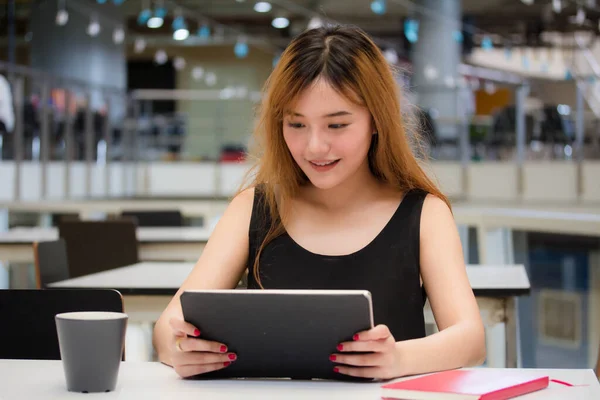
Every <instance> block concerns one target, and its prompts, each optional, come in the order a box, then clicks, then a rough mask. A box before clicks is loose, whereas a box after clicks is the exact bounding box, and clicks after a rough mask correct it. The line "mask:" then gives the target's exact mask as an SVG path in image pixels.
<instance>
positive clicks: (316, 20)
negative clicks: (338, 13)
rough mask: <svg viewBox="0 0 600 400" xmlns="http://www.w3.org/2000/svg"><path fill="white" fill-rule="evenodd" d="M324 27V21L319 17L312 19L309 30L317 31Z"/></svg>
mask: <svg viewBox="0 0 600 400" xmlns="http://www.w3.org/2000/svg"><path fill="white" fill-rule="evenodd" d="M322 26H323V20H321V18H319V17H312V18H311V19H310V21H308V27H307V28H308V29H317V28H320V27H322Z"/></svg>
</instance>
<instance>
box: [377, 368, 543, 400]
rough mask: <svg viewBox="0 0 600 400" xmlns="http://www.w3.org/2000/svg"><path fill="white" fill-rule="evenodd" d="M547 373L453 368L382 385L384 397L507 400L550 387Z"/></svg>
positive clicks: (421, 399)
mask: <svg viewBox="0 0 600 400" xmlns="http://www.w3.org/2000/svg"><path fill="white" fill-rule="evenodd" d="M548 382H549V379H548V376H547V375H543V374H535V373H527V372H523V371H522V370H520V371H518V370H510V369H504V370H486V369H474V370H450V371H444V372H438V373H434V374H431V375H426V376H422V377H418V378H412V379H407V380H404V381H401V382H393V383H389V384H386V385H383V386H382V397H383V398H388V399H414V400H429V399H440V400H444V399H447V400H463V399H464V400H505V399H512V398H513V397H517V396H521V395H523V394H526V393H531V392H534V391H537V390H541V389H544V388H546V387H548Z"/></svg>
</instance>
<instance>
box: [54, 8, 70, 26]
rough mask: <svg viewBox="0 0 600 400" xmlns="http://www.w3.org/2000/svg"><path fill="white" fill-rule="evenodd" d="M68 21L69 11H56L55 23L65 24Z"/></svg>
mask: <svg viewBox="0 0 600 400" xmlns="http://www.w3.org/2000/svg"><path fill="white" fill-rule="evenodd" d="M67 22H69V13H68V12H67V10H65V9H64V8H63V9H60V10H58V11H57V12H56V25H58V26H65V25H66V24H67Z"/></svg>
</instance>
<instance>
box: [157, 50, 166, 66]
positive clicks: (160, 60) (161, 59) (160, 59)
mask: <svg viewBox="0 0 600 400" xmlns="http://www.w3.org/2000/svg"><path fill="white" fill-rule="evenodd" d="M167 60H168V56H167V53H166V52H165V51H164V50H158V51H157V52H156V54H154V61H155V62H156V63H157V64H160V65H162V64H164V63H166V62H167Z"/></svg>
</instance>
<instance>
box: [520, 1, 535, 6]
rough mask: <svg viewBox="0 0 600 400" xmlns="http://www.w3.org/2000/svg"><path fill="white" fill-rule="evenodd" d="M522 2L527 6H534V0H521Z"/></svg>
mask: <svg viewBox="0 0 600 400" xmlns="http://www.w3.org/2000/svg"><path fill="white" fill-rule="evenodd" d="M521 1H522V2H523V4H526V5H528V6H530V5H532V4H533V1H534V0H521Z"/></svg>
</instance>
